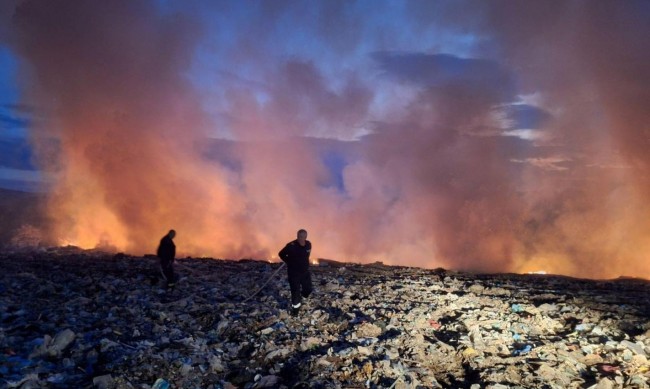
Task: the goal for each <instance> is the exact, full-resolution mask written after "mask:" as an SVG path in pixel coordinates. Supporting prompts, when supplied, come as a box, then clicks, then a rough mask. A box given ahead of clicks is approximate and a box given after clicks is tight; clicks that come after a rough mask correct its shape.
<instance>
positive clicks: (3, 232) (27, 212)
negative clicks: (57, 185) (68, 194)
mask: <svg viewBox="0 0 650 389" xmlns="http://www.w3.org/2000/svg"><path fill="white" fill-rule="evenodd" d="M44 201H45V195H44V194H42V193H30V192H19V191H13V190H8V189H0V248H3V247H6V246H7V245H8V244H9V243H10V242H11V239H12V238H13V237H14V236H15V235H16V234H17V233H18V231H19V229H20V228H21V227H24V226H32V227H38V226H43V225H44V224H45V217H44V216H43V215H44V213H43V204H44Z"/></svg>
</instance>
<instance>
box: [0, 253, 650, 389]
mask: <svg viewBox="0 0 650 389" xmlns="http://www.w3.org/2000/svg"><path fill="white" fill-rule="evenodd" d="M179 263H180V264H182V266H179V267H178V273H179V274H180V276H181V280H180V281H179V282H178V284H177V286H176V288H175V289H174V290H165V289H161V288H160V287H159V286H158V283H157V281H156V279H155V277H156V273H157V260H156V259H155V258H153V257H131V256H128V255H124V254H122V255H119V256H113V255H110V254H106V253H101V252H98V251H82V250H78V249H74V248H57V249H50V250H41V251H34V252H21V253H5V254H0V267H1V268H2V270H3V271H2V272H0V291H2V293H0V387H8V388H21V389H27V388H63V387H80V388H107V389H109V388H142V389H145V388H146V389H150V388H155V389H170V388H197V387H201V388H204V387H205V388H297V387H313V388H344V387H358V388H361V387H365V388H389V387H394V388H416V387H421V388H429V387H431V388H454V387H472V388H508V387H519V388H521V387H525V388H547V387H552V388H565V387H576V388H578V387H582V388H623V387H626V388H627V387H632V388H646V387H648V382H650V362H649V361H648V358H649V357H650V301H649V300H648V296H650V293H649V292H650V285H649V284H648V283H647V282H645V281H641V280H634V279H619V280H611V281H590V280H580V279H572V278H568V277H560V276H551V275H513V274H508V275H505V274H504V275H477V274H469V273H462V272H454V271H446V270H443V269H435V270H425V269H417V268H404V267H390V266H386V265H384V264H382V263H373V264H368V265H359V264H349V263H346V264H343V263H337V262H334V261H329V260H321V261H320V266H313V267H312V274H313V284H314V288H315V291H314V294H313V295H312V296H311V297H310V298H309V299H307V300H306V301H305V303H304V305H303V307H301V310H300V313H299V314H298V316H296V317H293V316H291V315H290V314H289V288H288V285H287V282H286V277H285V275H284V274H283V273H281V275H280V276H278V277H276V278H275V279H273V280H271V282H269V284H268V285H267V286H266V287H265V288H264V289H263V290H262V291H261V292H260V293H259V294H258V295H256V296H255V297H254V298H252V299H250V300H249V301H247V302H245V303H242V302H243V301H244V300H245V299H246V297H248V296H249V295H250V293H251V291H253V290H257V288H258V286H259V285H262V284H263V283H264V282H265V281H266V280H267V279H268V277H269V276H270V275H271V274H272V273H273V271H275V270H276V269H277V268H278V266H279V264H277V263H269V262H266V261H252V260H246V261H226V260H209V259H190V258H187V259H180V260H179ZM324 264H327V266H325V265H324Z"/></svg>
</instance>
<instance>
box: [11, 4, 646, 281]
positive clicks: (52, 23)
mask: <svg viewBox="0 0 650 389" xmlns="http://www.w3.org/2000/svg"><path fill="white" fill-rule="evenodd" d="M184 4H186V5H185V8H183V9H176V8H173V6H170V5H168V6H167V7H163V6H162V5H161V4H160V3H158V2H154V1H147V0H135V1H133V0H128V1H127V0H124V1H120V0H117V1H110V2H91V1H83V0H65V1H62V0H61V1H59V0H25V1H22V2H19V4H18V5H17V6H16V7H14V9H12V11H13V12H12V14H11V19H10V20H11V23H12V27H11V29H10V30H11V31H10V32H8V33H7V32H5V31H4V30H3V34H4V35H7V36H6V37H5V39H7V40H8V41H9V42H10V44H11V47H12V48H13V49H14V50H15V51H16V52H17V53H18V54H19V55H20V57H21V60H22V61H23V62H24V64H25V67H24V71H23V79H22V80H21V81H22V84H23V86H24V88H23V89H24V96H25V97H24V98H25V100H26V102H27V103H30V104H33V105H34V106H37V107H39V109H41V110H42V111H43V112H45V113H44V114H46V115H47V117H48V120H44V121H42V122H39V123H37V124H36V125H35V126H34V128H33V129H32V134H33V144H34V147H35V150H36V151H37V155H38V157H39V161H38V162H39V164H40V166H41V167H42V169H44V170H47V171H50V172H52V173H53V174H55V175H56V177H57V180H56V184H55V185H54V187H53V188H52V190H51V195H50V199H49V208H48V209H49V211H48V216H49V217H50V219H51V220H52V228H51V235H52V237H53V238H55V239H56V240H57V241H58V243H66V242H67V243H72V244H77V245H81V246H83V247H95V246H97V245H105V246H111V247H115V248H116V249H119V250H127V251H130V252H135V253H144V252H151V251H153V249H154V248H155V244H156V242H157V239H159V238H160V236H162V234H164V233H165V232H166V230H167V229H169V228H175V229H176V230H177V231H178V232H179V234H178V238H177V244H178V246H179V250H180V251H181V252H182V253H185V254H189V255H210V256H215V257H230V258H232V257H244V256H246V257H248V256H250V257H258V258H270V257H272V256H273V254H274V253H275V252H277V249H278V248H279V247H280V246H281V245H282V244H283V243H284V242H285V241H286V240H288V239H290V238H291V237H292V235H293V234H294V233H295V231H296V230H297V229H298V228H307V229H308V230H309V231H310V238H311V240H312V241H313V242H314V253H313V256H314V257H329V258H335V259H341V260H351V261H374V260H383V261H385V262H388V263H392V264H405V265H420V266H427V267H433V266H444V267H451V268H462V269H472V270H480V271H535V270H545V271H548V272H556V273H564V274H570V275H578V276H585V277H612V276H618V275H622V274H624V275H635V276H642V277H650V201H649V199H650V153H649V152H648V151H650V110H648V107H650V71H649V70H648V69H649V68H650V41H649V40H648V39H647V37H648V36H650V23H648V20H650V7H649V6H648V3H647V2H643V1H641V2H634V1H628V2H623V3H621V2H614V1H612V2H609V1H600V2H597V3H594V2H582V1H571V2H569V1H559V2H555V1H545V2H519V1H493V2H478V1H469V2H430V1H422V2H420V1H411V2H407V3H405V4H404V5H403V6H400V7H397V8H399V9H395V8H396V6H395V4H392V5H391V4H388V3H386V4H382V5H377V4H375V3H374V2H372V3H366V2H363V1H358V2H338V1H323V2H318V3H311V2H310V3H305V2H300V1H296V2H259V3H258V2H250V3H247V7H238V6H236V5H234V4H233V3H232V2H223V3H221V2H206V3H205V4H203V3H202V2H188V3H184ZM386 13H390V14H391V15H395V18H394V19H395V20H401V21H402V23H398V24H390V22H389V21H388V20H387V19H386V17H385V14H386ZM382 15H383V16H382ZM215 20H216V22H215ZM419 36H435V37H439V40H438V41H435V42H433V43H430V44H429V45H426V46H417V43H418V42H417V37H419ZM454 36H456V37H457V36H463V37H465V38H464V40H462V42H465V43H464V44H465V46H463V47H462V48H460V49H459V50H460V51H463V54H462V55H461V54H453V53H450V51H453V50H451V49H450V48H453V47H452V46H453V45H452V44H447V43H445V42H446V40H449V39H451V40H453V39H452V38H449V39H447V38H445V37H454ZM467 42H471V44H468V43H467ZM310 50H311V51H310ZM314 53H316V54H314ZM206 58H207V59H206ZM196 74H202V75H203V76H201V77H198V78H199V79H198V80H197V76H196ZM206 74H209V75H210V76H206ZM215 134H218V135H215ZM215 136H217V137H219V138H220V139H219V140H216V139H214V138H212V139H211V137H215ZM325 138H329V139H325Z"/></svg>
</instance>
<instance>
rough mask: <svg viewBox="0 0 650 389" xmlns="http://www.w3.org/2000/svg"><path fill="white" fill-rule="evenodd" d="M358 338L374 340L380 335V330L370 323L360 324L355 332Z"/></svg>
mask: <svg viewBox="0 0 650 389" xmlns="http://www.w3.org/2000/svg"><path fill="white" fill-rule="evenodd" d="M356 335H357V337H358V338H376V337H378V336H379V335H381V328H380V327H378V326H376V325H374V324H372V323H367V322H366V323H361V324H360V325H359V326H358V328H357V331H356Z"/></svg>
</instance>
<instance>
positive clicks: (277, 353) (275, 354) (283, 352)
mask: <svg viewBox="0 0 650 389" xmlns="http://www.w3.org/2000/svg"><path fill="white" fill-rule="evenodd" d="M290 353H291V350H290V349H288V348H281V349H277V350H273V351H271V352H269V353H268V354H266V357H265V358H264V359H266V360H267V361H268V360H273V359H276V358H284V357H286V356H287V355H289V354H290Z"/></svg>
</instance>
